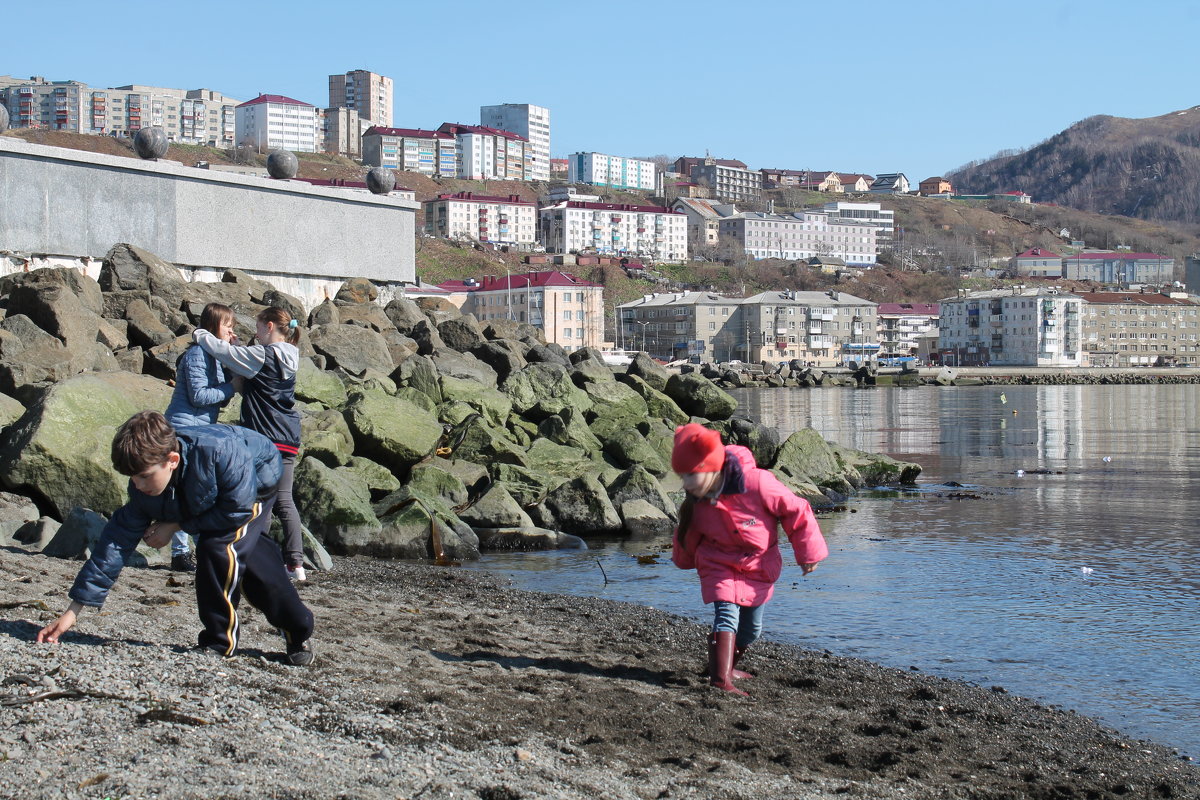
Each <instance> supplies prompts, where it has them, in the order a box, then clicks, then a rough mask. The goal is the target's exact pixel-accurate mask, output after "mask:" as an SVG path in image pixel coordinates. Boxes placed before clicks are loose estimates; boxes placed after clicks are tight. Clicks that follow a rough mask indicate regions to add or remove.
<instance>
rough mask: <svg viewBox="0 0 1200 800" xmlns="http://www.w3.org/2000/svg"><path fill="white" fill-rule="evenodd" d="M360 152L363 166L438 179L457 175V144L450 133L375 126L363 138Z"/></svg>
mask: <svg viewBox="0 0 1200 800" xmlns="http://www.w3.org/2000/svg"><path fill="white" fill-rule="evenodd" d="M362 148H363V163H364V164H366V165H367V166H372V167H386V168H388V169H398V170H403V171H405V172H417V173H420V174H422V175H436V176H438V177H440V178H453V177H455V176H456V175H457V174H458V140H457V139H456V138H455V136H454V134H452V133H442V132H440V131H424V130H421V129H419V128H383V127H379V126H375V127H372V128H369V129H367V132H366V133H364V134H363V137H362Z"/></svg>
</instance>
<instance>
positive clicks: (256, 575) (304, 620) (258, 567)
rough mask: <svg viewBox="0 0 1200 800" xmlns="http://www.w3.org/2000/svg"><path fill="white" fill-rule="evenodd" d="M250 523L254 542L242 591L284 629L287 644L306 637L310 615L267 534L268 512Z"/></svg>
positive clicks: (308, 634) (311, 627)
mask: <svg viewBox="0 0 1200 800" xmlns="http://www.w3.org/2000/svg"><path fill="white" fill-rule="evenodd" d="M263 517H265V519H264V520H263V521H262V522H261V523H259V522H258V521H257V520H256V521H255V523H252V524H251V530H250V532H249V536H250V537H253V538H254V539H256V540H257V544H256V545H255V546H254V548H253V549H252V550H250V551H249V553H248V554H247V556H246V572H245V577H244V579H243V580H242V592H243V593H244V594H245V595H246V601H247V602H249V603H250V605H252V606H254V607H255V608H257V609H258V610H259V611H261V612H263V615H264V616H265V617H266V618H267V622H269V623H270V624H271V625H272V626H274V627H276V628H278V629H279V630H281V631H283V636H284V639H285V640H286V641H287V643H288V645H289V646H292V645H299V644H301V643H303V642H305V641H307V640H308V638H309V637H310V636H312V632H313V615H312V612H311V611H309V610H308V607H307V606H306V605H304V603H303V601H301V600H300V594H299V593H298V592H297V591H296V585H295V584H294V583H292V579H291V578H290V577H289V576H288V574H287V569H286V568H285V567H284V566H283V558H282V557H281V556H280V553H279V547H278V545H276V544H275V541H274V540H273V539H271V537H270V536H268V535H267V531H268V530H269V528H270V525H271V519H270V516H269V515H267V514H264V515H263Z"/></svg>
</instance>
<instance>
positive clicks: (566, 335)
mask: <svg viewBox="0 0 1200 800" xmlns="http://www.w3.org/2000/svg"><path fill="white" fill-rule="evenodd" d="M562 331H563V338H564V339H570V338H571V329H570V328H563V329H562Z"/></svg>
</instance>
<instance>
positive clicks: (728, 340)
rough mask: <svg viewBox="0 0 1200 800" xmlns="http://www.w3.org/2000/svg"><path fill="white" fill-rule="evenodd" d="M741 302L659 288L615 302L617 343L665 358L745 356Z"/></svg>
mask: <svg viewBox="0 0 1200 800" xmlns="http://www.w3.org/2000/svg"><path fill="white" fill-rule="evenodd" d="M742 302H743V301H742V300H741V299H740V298H736V297H725V296H723V295H719V294H713V293H712V292H658V293H654V294H648V295H646V296H644V297H642V298H640V299H638V300H633V301H631V302H629V303H622V304H621V305H619V306H617V316H618V318H619V320H620V327H619V328H618V332H617V346H618V347H622V348H624V349H626V350H639V351H643V352H646V353H649V354H650V355H651V356H653V357H655V358H660V359H663V360H664V361H680V360H685V359H698V360H701V361H731V360H733V359H735V358H736V359H740V360H746V358H747V356H746V353H747V349H746V341H745V337H743V336H740V335H738V332H739V331H741V328H742V326H741V324H740V319H741V318H740V316H739V312H740V310H741V304H742Z"/></svg>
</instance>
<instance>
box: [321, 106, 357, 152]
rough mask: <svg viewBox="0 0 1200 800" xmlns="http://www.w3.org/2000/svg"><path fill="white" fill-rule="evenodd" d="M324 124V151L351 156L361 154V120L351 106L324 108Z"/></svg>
mask: <svg viewBox="0 0 1200 800" xmlns="http://www.w3.org/2000/svg"><path fill="white" fill-rule="evenodd" d="M322 124H323V125H324V129H325V130H324V139H323V141H324V144H325V152H327V153H341V154H342V155H345V156H350V157H351V158H358V157H360V156H361V155H362V138H363V134H362V120H360V119H359V117H358V112H357V111H355V110H354V109H353V108H346V107H345V106H338V107H335V108H327V109H325V113H324V115H323V117H322Z"/></svg>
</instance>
